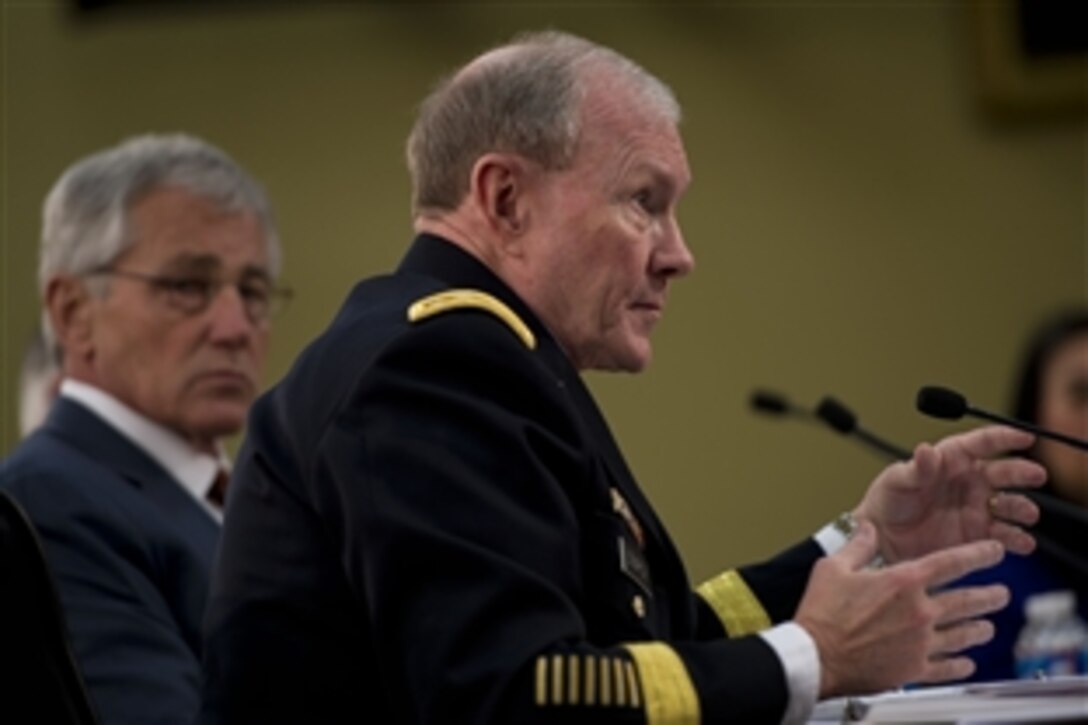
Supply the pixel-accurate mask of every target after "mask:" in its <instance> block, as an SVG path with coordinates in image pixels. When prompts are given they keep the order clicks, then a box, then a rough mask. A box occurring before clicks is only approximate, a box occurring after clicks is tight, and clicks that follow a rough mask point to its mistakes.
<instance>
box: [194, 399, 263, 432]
mask: <svg viewBox="0 0 1088 725" xmlns="http://www.w3.org/2000/svg"><path fill="white" fill-rule="evenodd" d="M248 409H249V405H248V403H247V404H246V405H225V404H219V405H216V406H215V407H213V408H211V409H208V410H202V411H200V412H199V413H197V414H196V415H194V416H192V418H191V420H190V425H189V426H187V427H188V429H189V430H190V431H191V432H192V436H190V437H193V438H198V439H203V440H218V439H220V438H227V437H229V436H232V435H234V434H236V433H238V432H239V431H241V430H242V427H243V426H245V423H246V412H247V411H248Z"/></svg>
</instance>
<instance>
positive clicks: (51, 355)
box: [19, 326, 61, 438]
mask: <svg viewBox="0 0 1088 725" xmlns="http://www.w3.org/2000/svg"><path fill="white" fill-rule="evenodd" d="M60 356H61V353H60V348H58V347H57V346H56V345H55V344H53V343H52V342H51V341H50V340H48V339H47V338H46V336H45V333H44V331H43V330H42V328H41V327H40V326H39V327H38V328H36V329H35V330H34V334H33V335H32V336H31V338H30V340H29V341H28V342H27V346H26V351H25V352H24V353H23V364H22V367H21V368H20V369H19V435H20V437H22V438H26V437H27V436H28V435H30V434H31V432H33V431H34V430H35V429H37V427H38V426H39V425H41V424H42V422H43V421H44V420H45V417H46V416H47V415H48V414H49V408H50V407H52V405H53V399H54V398H56V397H57V389H58V388H59V387H60V380H61V361H60Z"/></svg>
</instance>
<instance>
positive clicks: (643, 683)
mask: <svg viewBox="0 0 1088 725" xmlns="http://www.w3.org/2000/svg"><path fill="white" fill-rule="evenodd" d="M450 288H472V289H475V290H480V291H483V292H486V293H487V294H490V295H492V296H494V297H495V298H497V299H499V300H501V301H502V302H503V303H505V304H506V305H507V306H509V308H510V309H511V310H513V312H515V313H516V314H517V316H518V317H519V318H520V319H521V320H522V321H523V322H524V323H525V324H526V325H528V327H529V329H530V330H531V331H532V333H533V335H534V336H535V338H536V346H535V348H533V349H530V347H529V346H527V345H526V344H525V342H524V341H523V340H522V339H520V338H519V335H518V334H516V333H515V331H514V327H516V325H514V326H511V325H510V324H508V323H507V322H505V321H503V319H501V316H499V315H496V314H493V313H492V312H488V311H484V310H480V309H477V308H472V307H468V308H464V309H456V310H453V311H449V312H446V313H442V314H437V315H434V316H431V317H428V318H427V319H423V320H420V321H417V322H414V323H413V322H411V321H409V319H408V317H407V310H408V308H409V306H410V305H412V303H413V302H415V301H417V300H419V299H420V298H423V297H426V296H428V295H431V294H433V293H436V292H440V291H443V290H447V289H450ZM677 485H683V482H677ZM613 489H615V491H616V492H617V493H618V494H619V497H620V498H621V499H623V500H625V501H626V503H627V507H628V508H629V509H630V510H631V513H632V514H633V518H634V519H635V520H636V521H637V523H636V524H632V523H630V521H629V518H628V517H625V516H623V515H621V514H620V513H617V511H616V507H615V505H614V497H613V493H612V491H613ZM637 530H641V539H642V543H641V544H640V543H639V538H640V537H639V534H638V533H637ZM818 554H819V550H818V547H817V546H816V545H815V544H814V543H812V542H808V543H805V544H802V545H800V546H798V547H797V548H795V549H794V550H792V551H791V552H789V553H788V554H786V555H784V556H782V557H780V558H778V559H776V560H774V562H773V563H770V564H768V565H767V566H765V567H758V568H754V569H750V570H746V571H745V572H743V573H742V576H741V577H734V578H733V579H731V580H728V581H726V582H725V586H724V587H722V588H719V590H718V594H719V595H721V596H713V595H712V596H710V600H716V601H718V604H719V605H721V604H722V603H723V597H724V599H729V598H730V592H734V593H737V590H738V589H740V590H746V589H748V588H750V590H751V591H752V592H754V593H755V596H750V595H749V596H745V595H744V593H743V592H740V596H739V597H738V599H739V600H740V604H739V606H734V607H732V608H733V609H735V610H740V611H742V612H743V611H749V613H752V611H751V610H758V612H756V614H760V613H761V614H763V615H766V617H767V618H768V619H770V620H774V621H779V620H782V619H784V618H786V617H788V616H790V614H791V613H792V612H793V609H794V607H795V606H796V604H797V602H798V600H799V597H800V595H801V593H802V590H803V587H804V584H805V581H806V578H807V574H808V571H809V569H810V567H811V564H812V563H813V561H814V560H815V559H816V557H817V556H818ZM738 583H739V586H738ZM723 592H724V594H723ZM732 604H737V602H732ZM726 605H727V606H725V607H724V608H723V612H724V613H725V615H726V616H725V617H724V618H720V617H719V616H718V615H717V614H716V613H715V610H714V609H713V608H712V607H711V606H709V605H708V604H707V600H705V599H704V598H702V597H700V596H697V595H695V594H694V593H693V592H692V590H691V587H690V585H689V583H688V581H687V577H686V575H685V572H684V568H683V566H682V564H681V562H680V559H679V557H678V555H677V552H676V550H675V549H674V547H673V544H672V543H671V542H670V540H669V538H668V536H667V534H666V533H665V531H664V529H663V528H662V526H661V523H660V522H659V521H658V519H657V517H656V516H655V515H654V512H653V510H652V509H651V507H650V505H649V503H648V502H647V501H646V500H645V498H644V497H643V495H642V493H641V492H640V491H639V488H638V486H637V485H636V483H635V480H634V478H633V477H632V475H631V473H630V472H629V471H628V469H627V466H626V464H625V463H624V460H623V457H622V456H621V454H620V452H619V450H618V449H617V447H616V444H615V442H614V441H613V438H612V435H611V434H610V433H609V430H608V427H607V425H606V424H605V421H604V420H603V418H602V417H601V415H600V413H599V411H598V409H597V406H596V405H595V404H594V402H593V400H592V398H591V397H590V394H589V392H588V390H587V389H586V388H585V386H584V385H583V383H582V381H581V379H580V377H579V375H578V373H577V371H576V370H575V369H574V368H573V367H572V366H571V364H570V363H569V361H568V359H567V358H566V357H565V355H564V354H563V352H562V351H561V350H560V349H559V347H558V346H557V344H556V342H555V340H554V339H553V338H552V337H551V336H550V335H549V334H548V332H547V330H546V329H545V328H544V327H543V325H542V324H541V323H540V322H539V321H538V320H537V319H536V318H535V317H534V316H533V314H532V313H531V312H530V311H529V309H528V308H527V307H526V306H525V305H524V304H523V303H522V302H521V301H520V300H519V299H518V298H517V297H516V296H515V295H514V294H513V293H512V292H511V291H510V290H509V289H508V288H507V287H506V286H505V285H503V284H502V283H501V282H500V281H499V280H498V279H497V278H496V277H495V276H494V275H493V274H491V273H490V272H489V271H488V270H487V269H486V268H484V267H483V266H482V265H480V264H479V263H478V262H477V261H476V260H474V259H473V258H471V257H470V256H468V255H466V254H465V253H463V252H461V251H460V250H458V249H457V248H456V247H454V246H453V245H451V244H448V243H446V242H444V241H442V240H439V239H436V238H433V237H428V236H422V237H420V238H419V239H417V240H416V242H415V244H414V245H413V247H412V249H411V250H410V251H409V253H408V255H407V257H406V258H405V260H404V261H403V263H402V264H401V266H400V268H399V269H398V270H397V272H396V274H394V275H391V276H386V277H379V278H375V279H372V280H369V281H364V282H362V283H360V284H359V285H358V286H357V287H356V288H355V289H354V291H353V292H352V293H351V295H350V297H349V298H348V300H347V302H346V303H345V305H344V307H343V308H342V310H341V311H340V313H339V315H338V316H337V317H336V319H335V320H334V321H333V323H332V325H331V327H330V328H329V329H328V330H327V331H326V332H325V333H324V334H323V335H322V336H320V337H319V338H318V339H317V340H316V341H315V342H314V343H313V344H312V345H311V346H310V347H309V349H307V350H306V351H305V352H304V353H303V355H302V356H301V357H300V359H299V360H298V362H297V363H296V365H295V366H294V368H293V370H292V371H291V372H290V373H289V374H288V376H287V377H286V379H285V380H283V381H282V383H281V384H280V385H278V386H277V387H276V388H274V389H273V390H272V391H271V392H270V393H269V394H267V395H266V396H264V397H263V398H262V399H261V400H259V401H258V403H257V404H256V406H255V408H254V409H253V411H252V413H251V418H250V426H249V429H248V437H247V440H246V442H245V444H244V446H243V450H242V452H241V453H240V456H239V460H238V462H237V466H236V469H235V473H234V478H233V482H232V490H231V499H230V501H229V503H228V512H227V518H226V524H225V528H224V538H223V541H222V544H221V549H220V558H219V560H218V562H217V566H216V571H215V573H214V574H213V582H212V595H211V602H210V604H209V618H208V639H207V640H206V645H205V676H206V678H207V681H206V685H205V702H204V709H203V713H204V715H205V719H206V721H207V722H215V723H220V722H231V723H235V722H237V723H243V722H261V723H272V722H275V723H294V722H315V723H334V722H360V721H361V722H374V723H482V722H491V723H510V724H512V723H517V724H519V725H523V724H526V723H536V722H572V723H573V722H592V723H611V722H632V723H634V722H644V721H645V719H646V717H647V712H653V713H655V714H656V716H657V717H666V718H667V717H670V716H672V715H675V714H678V713H681V712H688V713H691V708H692V707H695V708H696V709H698V710H699V711H700V712H701V716H702V720H703V721H704V722H720V721H724V720H725V719H726V718H730V719H731V720H730V721H732V722H744V723H759V722H776V721H777V720H778V719H779V718H780V717H781V715H782V713H783V711H784V708H785V704H786V698H787V692H786V685H785V680H784V677H783V673H782V669H781V666H780V664H779V661H778V659H777V657H776V656H775V655H774V653H773V651H772V650H771V648H770V647H769V646H768V645H767V644H766V643H765V642H764V641H763V640H762V639H761V638H759V637H757V636H752V635H748V636H739V637H736V638H734V639H727V638H726V637H725V630H724V628H723V621H727V620H728V619H729V616H730V615H729V611H728V610H729V609H730V603H729V602H726ZM723 612H719V613H718V614H722V613H723ZM758 618H759V617H756V619H758ZM741 619H743V617H741ZM741 633H743V630H742V632H741ZM629 643H640V644H629ZM662 721H665V720H662ZM669 721H670V722H671V720H669ZM685 722H688V721H686V720H685ZM693 722H694V720H693Z"/></svg>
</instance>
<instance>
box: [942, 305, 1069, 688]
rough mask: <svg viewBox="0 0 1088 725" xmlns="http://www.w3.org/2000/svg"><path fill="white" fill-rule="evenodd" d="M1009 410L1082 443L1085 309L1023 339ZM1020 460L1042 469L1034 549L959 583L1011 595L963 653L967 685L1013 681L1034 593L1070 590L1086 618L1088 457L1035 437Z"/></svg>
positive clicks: (1049, 322)
mask: <svg viewBox="0 0 1088 725" xmlns="http://www.w3.org/2000/svg"><path fill="white" fill-rule="evenodd" d="M1010 407H1011V410H1010V414H1011V415H1012V416H1013V417H1014V418H1018V419H1020V420H1023V421H1027V422H1029V423H1034V424H1037V425H1039V426H1040V427H1042V428H1047V429H1050V430H1053V431H1056V432H1058V433H1063V434H1065V435H1068V436H1072V437H1074V438H1080V439H1088V309H1085V308H1079V309H1072V310H1067V311H1063V312H1060V313H1057V314H1055V315H1052V316H1050V317H1048V318H1047V319H1046V320H1044V321H1043V322H1042V323H1041V324H1040V325H1039V326H1038V327H1037V328H1036V329H1035V330H1034V331H1033V332H1032V334H1031V335H1030V336H1029V337H1028V339H1027V340H1026V341H1025V346H1024V348H1023V353H1022V358H1021V361H1020V363H1019V367H1018V375H1017V377H1016V379H1015V385H1014V389H1013V395H1012V404H1011V406H1010ZM1026 455H1027V456H1028V457H1030V458H1032V459H1033V460H1036V461H1038V462H1039V463H1041V464H1042V465H1043V466H1044V467H1045V468H1046V469H1047V471H1048V472H1049V478H1048V480H1047V483H1046V485H1045V486H1044V487H1043V488H1041V489H1039V490H1036V491H1032V492H1031V493H1030V494H1029V495H1030V496H1031V498H1032V499H1033V500H1034V501H1035V502H1036V503H1037V504H1038V505H1039V509H1040V518H1039V522H1038V523H1037V524H1036V525H1035V527H1034V528H1033V534H1034V535H1035V538H1036V540H1037V542H1038V547H1037V549H1036V550H1035V552H1034V553H1032V554H1031V555H1029V556H1017V555H1010V556H1006V557H1005V559H1004V561H1002V562H1001V564H999V565H998V566H996V567H994V568H993V569H989V570H986V571H982V572H977V573H975V574H972V575H970V576H968V577H966V578H965V579H964V580H963V581H962V583H963V584H965V585H981V584H987V583H994V582H1000V583H1003V584H1006V585H1007V586H1008V587H1009V589H1010V591H1011V596H1012V598H1011V600H1010V603H1009V606H1007V607H1005V608H1004V609H1002V610H1001V611H999V612H995V613H994V614H991V615H989V617H988V618H989V619H990V620H991V621H992V622H993V623H994V627H995V635H994V638H993V639H992V640H990V641H989V642H988V643H986V644H984V645H981V646H979V647H977V648H974V649H971V650H969V652H968V654H970V656H971V658H972V659H973V660H974V661H975V665H976V670H975V673H974V674H973V675H972V676H971V678H970V679H971V680H974V681H988V680H1004V679H1011V678H1014V677H1016V676H1017V671H1016V653H1015V649H1016V640H1017V637H1018V635H1019V633H1020V632H1021V631H1022V630H1023V627H1024V625H1025V623H1026V617H1025V612H1024V606H1025V604H1026V602H1027V600H1028V599H1029V598H1030V597H1032V596H1033V595H1036V594H1043V593H1046V592H1054V591H1061V590H1065V591H1071V592H1073V593H1074V595H1075V596H1076V600H1077V605H1078V610H1079V615H1080V617H1081V619H1083V620H1086V621H1088V452H1086V451H1082V450H1078V449H1076V448H1074V447H1072V446H1069V445H1067V444H1065V443H1061V442H1058V441H1054V440H1049V439H1046V438H1042V437H1040V438H1037V439H1036V442H1035V444H1034V445H1033V446H1032V447H1031V449H1030V450H1028V451H1027V452H1026Z"/></svg>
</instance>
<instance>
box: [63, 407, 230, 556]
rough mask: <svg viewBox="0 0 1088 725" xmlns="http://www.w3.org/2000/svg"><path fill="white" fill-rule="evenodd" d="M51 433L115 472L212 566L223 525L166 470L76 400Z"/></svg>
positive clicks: (65, 410) (65, 411) (64, 409)
mask: <svg viewBox="0 0 1088 725" xmlns="http://www.w3.org/2000/svg"><path fill="white" fill-rule="evenodd" d="M44 427H45V430H46V431H47V432H48V433H49V434H51V435H54V436H56V437H58V438H60V439H62V440H64V441H65V442H66V443H68V444H69V445H71V446H72V447H74V448H76V449H77V450H79V451H80V452H81V453H83V454H84V455H85V456H87V457H88V458H91V459H93V460H95V461H96V462H98V464H99V465H101V466H102V467H104V468H106V469H109V470H111V471H113V472H114V473H115V474H117V476H118V477H120V478H121V479H123V480H124V481H125V482H126V483H127V484H128V485H129V486H131V487H132V489H133V491H135V492H137V494H138V495H141V496H144V497H145V498H146V499H147V500H148V501H149V502H151V504H152V505H154V506H155V507H156V508H158V509H159V510H160V511H162V513H163V515H164V516H165V517H166V519H167V520H169V521H171V522H173V523H174V524H175V525H176V526H177V528H178V530H179V531H180V532H181V533H182V535H183V536H184V537H185V538H186V540H188V541H190V542H191V543H192V544H193V545H194V546H195V547H197V549H198V551H200V554H201V556H202V558H204V559H205V560H206V561H207V562H208V565H209V566H210V565H211V562H212V559H213V556H214V553H215V546H216V541H217V540H218V537H219V525H218V524H217V523H216V522H215V521H214V520H213V519H212V517H211V516H209V515H208V513H207V512H206V511H204V510H203V509H202V508H201V507H200V504H199V503H197V502H196V501H195V500H193V497H192V496H191V495H190V494H189V493H188V492H187V491H185V490H184V489H183V488H182V485H181V484H180V483H179V482H178V481H177V480H176V479H174V477H173V476H171V475H170V473H169V472H167V471H166V470H165V469H164V468H163V467H162V466H160V465H159V464H158V462H156V461H155V460H154V459H153V458H151V456H149V455H148V454H147V453H146V452H145V451H144V450H143V449H142V448H140V447H139V446H137V445H136V444H134V443H133V442H132V441H130V440H129V439H128V438H126V437H125V436H123V435H122V434H121V433H119V432H118V431H117V430H116V429H115V428H113V426H111V425H110V424H109V423H107V422H106V421H104V420H103V419H102V418H100V417H99V416H98V415H97V414H95V413H93V412H92V411H90V410H88V409H87V408H85V407H84V406H82V405H80V404H79V403H77V402H76V401H73V400H69V399H67V398H63V397H61V398H58V399H57V401H56V402H55V403H54V404H53V407H52V410H51V411H50V414H49V418H48V419H47V420H46V423H45V426H44Z"/></svg>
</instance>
